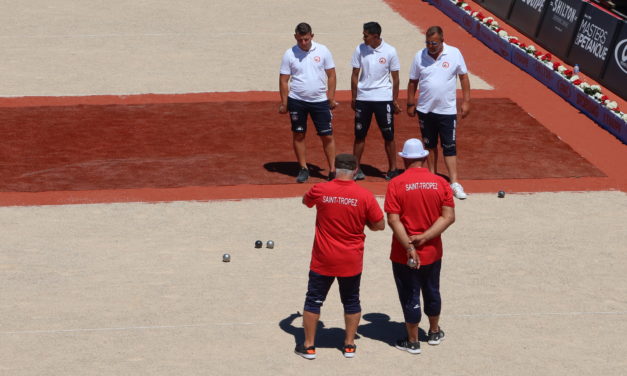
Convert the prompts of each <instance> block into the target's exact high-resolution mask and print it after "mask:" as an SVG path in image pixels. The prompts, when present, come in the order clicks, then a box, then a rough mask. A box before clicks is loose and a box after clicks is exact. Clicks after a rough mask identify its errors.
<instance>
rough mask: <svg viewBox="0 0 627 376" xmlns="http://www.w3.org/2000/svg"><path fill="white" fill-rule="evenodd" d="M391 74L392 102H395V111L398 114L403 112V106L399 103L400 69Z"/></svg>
mask: <svg viewBox="0 0 627 376" xmlns="http://www.w3.org/2000/svg"><path fill="white" fill-rule="evenodd" d="M390 75H391V76H392V103H394V113H395V114H398V113H400V112H401V107H400V106H399V105H398V87H399V85H400V83H399V82H400V81H399V78H398V71H392V72H390Z"/></svg>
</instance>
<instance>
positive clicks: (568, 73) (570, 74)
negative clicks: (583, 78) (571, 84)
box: [564, 69, 573, 77]
mask: <svg viewBox="0 0 627 376" xmlns="http://www.w3.org/2000/svg"><path fill="white" fill-rule="evenodd" d="M564 75H565V76H566V77H571V76H572V75H573V71H572V70H570V69H569V70H567V71H565V72H564Z"/></svg>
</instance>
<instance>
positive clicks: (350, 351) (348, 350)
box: [342, 345, 357, 358]
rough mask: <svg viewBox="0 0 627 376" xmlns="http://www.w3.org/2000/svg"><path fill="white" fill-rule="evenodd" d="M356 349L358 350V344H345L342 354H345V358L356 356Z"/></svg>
mask: <svg viewBox="0 0 627 376" xmlns="http://www.w3.org/2000/svg"><path fill="white" fill-rule="evenodd" d="M355 351H357V345H344V348H343V349H342V354H344V357H345V358H354V357H355Z"/></svg>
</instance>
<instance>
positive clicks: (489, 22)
mask: <svg viewBox="0 0 627 376" xmlns="http://www.w3.org/2000/svg"><path fill="white" fill-rule="evenodd" d="M492 22H493V21H492V20H487V21H486V22H485V23H487V24H488V25H492Z"/></svg>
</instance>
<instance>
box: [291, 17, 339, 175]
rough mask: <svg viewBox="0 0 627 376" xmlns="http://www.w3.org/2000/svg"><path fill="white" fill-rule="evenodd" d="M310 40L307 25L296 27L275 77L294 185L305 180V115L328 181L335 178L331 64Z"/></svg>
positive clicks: (325, 52) (328, 55) (323, 49)
mask: <svg viewBox="0 0 627 376" xmlns="http://www.w3.org/2000/svg"><path fill="white" fill-rule="evenodd" d="M313 37H314V34H313V32H312V30H311V26H309V24H307V23H304V22H302V23H300V24H298V25H297V26H296V30H295V33H294V38H295V39H296V45H295V46H294V47H292V48H290V49H288V50H287V51H285V54H284V55H283V60H282V61H281V71H280V75H279V92H280V94H281V104H280V105H279V113H281V114H285V113H287V112H288V111H289V113H290V120H291V122H292V135H293V136H292V142H293V145H294V152H295V153H296V159H297V160H298V165H299V166H300V169H299V172H298V176H297V177H296V182H298V183H304V182H306V181H307V179H309V169H308V168H307V160H306V147H305V134H306V132H307V115H309V116H311V120H312V121H313V123H314V125H315V127H316V131H317V133H318V136H320V139H321V140H322V146H323V149H324V154H325V155H326V158H327V163H328V164H329V175H328V180H333V178H334V177H335V166H334V158H335V141H334V139H333V126H332V124H331V119H332V117H333V116H332V114H331V110H332V109H334V108H335V107H336V106H337V102H336V101H335V84H336V78H335V63H334V62H333V57H332V56H331V52H330V51H329V49H327V48H326V47H325V46H323V45H321V44H318V43H316V42H314V41H313ZM290 79H291V80H290ZM327 90H328V92H327Z"/></svg>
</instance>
